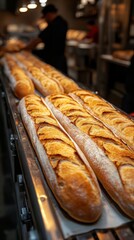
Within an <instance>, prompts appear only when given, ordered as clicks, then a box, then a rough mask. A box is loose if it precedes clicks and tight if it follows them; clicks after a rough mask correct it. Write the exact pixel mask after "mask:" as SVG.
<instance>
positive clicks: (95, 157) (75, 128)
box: [45, 90, 134, 218]
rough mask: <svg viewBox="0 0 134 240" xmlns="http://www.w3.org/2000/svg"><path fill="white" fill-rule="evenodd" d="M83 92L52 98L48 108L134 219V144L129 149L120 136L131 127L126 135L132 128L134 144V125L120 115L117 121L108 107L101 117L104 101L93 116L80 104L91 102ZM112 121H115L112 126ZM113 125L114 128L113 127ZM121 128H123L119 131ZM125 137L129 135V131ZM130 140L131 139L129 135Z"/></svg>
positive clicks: (114, 196)
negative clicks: (133, 147)
mask: <svg viewBox="0 0 134 240" xmlns="http://www.w3.org/2000/svg"><path fill="white" fill-rule="evenodd" d="M81 91H83V94H82V93H81V94H80V91H76V92H75V93H74V94H70V95H71V96H68V95H51V96H48V97H46V99H45V104H46V105H47V107H48V108H49V109H50V110H51V112H52V113H53V114H54V115H55V117H56V118H57V119H58V121H59V122H60V124H61V125H62V126H63V128H64V129H65V130H66V131H67V132H68V134H69V135H70V136H71V138H72V139H73V141H74V142H76V143H77V145H78V146H79V148H80V149H81V151H82V152H83V153H84V155H85V157H86V158H87V160H88V162H89V164H90V166H91V167H92V169H93V171H94V172H95V174H96V176H97V178H98V179H99V181H100V182H101V183H102V185H103V187H104V188H105V189H106V191H107V193H108V194H109V195H110V196H111V198H112V199H113V200H114V201H115V202H116V203H117V204H118V206H119V207H120V208H121V209H122V210H123V211H124V212H125V213H126V214H127V215H128V216H129V217H131V218H134V151H133V149H132V146H130V145H131V144H130V145H129V144H128V142H127V141H126V142H125V140H123V141H122V139H121V137H120V134H119V132H121V133H122V129H124V130H125V128H127V127H128V129H127V130H126V132H127V131H128V132H129V128H130V132H131V131H132V133H131V136H132V135H133V137H132V139H131V137H130V139H131V140H130V141H131V143H133V139H134V122H133V121H131V120H129V119H128V118H127V117H125V116H123V115H122V114H120V113H119V112H117V116H118V117H116V116H115V115H114V114H115V111H114V109H109V110H107V109H106V108H105V107H104V108H103V110H104V109H106V112H105V110H104V112H103V111H102V114H101V111H100V108H101V105H102V107H103V100H102V102H101V103H99V104H98V107H97V108H94V109H95V111H96V114H94V113H93V111H92V112H90V111H89V108H88V110H87V106H86V104H85V105H83V106H84V107H83V106H82V104H81V103H80V102H81V101H83V102H86V100H89V99H88V94H87V96H86V94H85V96H84V93H85V91H84V90H81ZM78 96H79V101H78ZM74 99H75V100H74ZM94 102H95V99H94V100H93V99H92V101H91V103H90V100H89V105H90V104H91V105H93V103H94ZM104 103H105V101H104ZM87 105H88V104H87ZM104 105H105V104H104ZM109 106H110V105H109ZM97 111H98V115H97ZM110 111H111V116H110ZM105 113H106V115H107V114H108V115H109V117H107V116H108V115H107V116H106V115H105ZM99 114H100V116H99ZM112 114H113V115H112ZM99 117H100V120H99ZM101 117H102V118H101ZM123 117H124V119H123ZM117 118H118V119H117ZM110 119H111V120H110ZM114 119H115V121H114ZM108 121H109V122H110V121H111V123H109V125H108ZM123 121H124V127H123V123H122V122H123ZM104 123H107V125H106V124H104ZM112 124H113V125H112ZM110 125H112V128H110V127H109V126H110ZM119 125H122V127H121V128H120V127H118V126H119ZM113 128H115V129H116V130H117V132H118V134H115V132H114V131H112V130H113ZM122 134H124V135H125V131H124V132H123V133H122ZM124 139H125V137H124ZM126 139H129V138H128V136H127V134H126Z"/></svg>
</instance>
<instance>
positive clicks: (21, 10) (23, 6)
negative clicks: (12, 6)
mask: <svg viewBox="0 0 134 240" xmlns="http://www.w3.org/2000/svg"><path fill="white" fill-rule="evenodd" d="M27 10H28V9H27V6H26V4H25V3H23V4H22V6H21V7H20V8H19V12H22V13H23V12H27Z"/></svg>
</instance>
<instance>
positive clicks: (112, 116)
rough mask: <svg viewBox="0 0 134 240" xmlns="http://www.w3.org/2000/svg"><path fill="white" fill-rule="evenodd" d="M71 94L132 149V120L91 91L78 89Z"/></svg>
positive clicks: (133, 141)
mask: <svg viewBox="0 0 134 240" xmlns="http://www.w3.org/2000/svg"><path fill="white" fill-rule="evenodd" d="M71 96H72V97H73V98H75V100H77V101H78V102H79V103H81V104H82V105H83V106H84V107H85V108H86V109H87V110H88V111H89V112H90V113H91V114H93V115H95V116H96V117H97V118H98V119H99V120H100V121H101V122H102V123H104V124H105V125H106V126H107V127H108V128H109V129H111V130H112V131H113V133H115V134H116V135H117V136H118V137H119V138H120V139H122V140H123V141H124V142H125V143H126V144H127V145H128V146H129V147H130V148H132V149H133V150H134V121H132V120H131V119H130V118H128V117H127V116H126V115H125V114H123V113H121V112H119V111H118V110H117V109H115V108H114V107H113V106H112V105H111V104H110V103H108V102H106V101H105V100H103V99H102V98H100V97H99V96H97V95H95V94H93V93H92V92H89V91H85V90H78V91H75V92H74V94H72V95H71ZM76 96H77V97H78V98H77V97H76Z"/></svg>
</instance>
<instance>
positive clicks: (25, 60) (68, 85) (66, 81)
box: [15, 52, 79, 95]
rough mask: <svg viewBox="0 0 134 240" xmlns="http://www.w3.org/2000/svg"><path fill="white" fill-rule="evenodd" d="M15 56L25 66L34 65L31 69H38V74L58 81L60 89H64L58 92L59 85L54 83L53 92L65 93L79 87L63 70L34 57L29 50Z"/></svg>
mask: <svg viewBox="0 0 134 240" xmlns="http://www.w3.org/2000/svg"><path fill="white" fill-rule="evenodd" d="M15 57H16V58H17V59H18V60H19V61H20V62H21V63H22V64H23V65H24V67H25V68H28V67H29V65H30V66H31V65H32V66H31V68H30V69H31V71H32V68H36V69H38V76H39V74H40V75H41V76H44V77H45V78H47V79H50V81H51V82H52V81H56V83H58V85H59V88H60V90H61V88H62V90H61V91H57V92H56V89H57V87H55V85H54V90H52V91H51V93H52V94H55V93H63V92H65V93H69V92H72V91H75V90H77V89H79V86H78V85H77V84H76V83H75V82H74V81H73V80H72V79H70V78H69V77H67V76H65V75H63V74H62V73H61V72H59V71H58V70H56V69H55V68H54V67H52V66H50V65H49V64H46V63H44V62H42V61H40V60H39V59H38V58H36V57H34V56H33V55H32V54H29V53H27V52H24V53H23V54H21V53H17V54H16V55H15ZM28 70H29V69H28ZM33 71H34V70H33ZM41 89H42V87H41ZM41 89H40V90H41ZM47 95H48V94H47Z"/></svg>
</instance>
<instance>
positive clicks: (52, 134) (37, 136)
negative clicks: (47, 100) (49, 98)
mask: <svg viewBox="0 0 134 240" xmlns="http://www.w3.org/2000/svg"><path fill="white" fill-rule="evenodd" d="M19 110H20V113H21V116H22V120H23V123H24V125H25V127H26V130H27V132H28V134H29V136H30V139H31V142H32V144H33V147H34V149H35V151H36V153H37V156H38V159H39V161H40V163H41V166H42V168H43V171H44V174H45V176H46V179H47V181H48V184H49V186H50V188H51V190H52V192H53V193H54V195H55V197H56V199H57V201H58V202H59V204H60V205H61V207H62V208H63V209H64V210H65V211H66V212H67V213H68V214H69V215H70V216H71V217H72V218H74V219H76V220H78V221H81V222H94V221H96V220H97V219H98V218H99V216H100V214H101V211H102V202H101V194H100V189H99V185H98V182H97V179H96V177H95V175H94V173H93V171H92V169H91V167H90V165H89V164H88V162H87V164H85V163H84V162H83V160H82V158H81V157H80V155H79V154H78V151H77V150H76V146H75V145H74V143H73V141H71V139H70V138H69V137H68V135H67V134H66V133H65V132H64V131H62V129H61V128H60V125H59V124H58V122H57V121H56V119H55V118H54V117H53V115H52V114H51V112H50V111H49V110H48V108H47V107H46V106H45V105H44V104H43V103H42V101H41V98H40V97H38V96H36V95H29V96H27V97H25V98H24V99H22V100H21V102H20V104H19ZM83 156H84V155H83Z"/></svg>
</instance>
